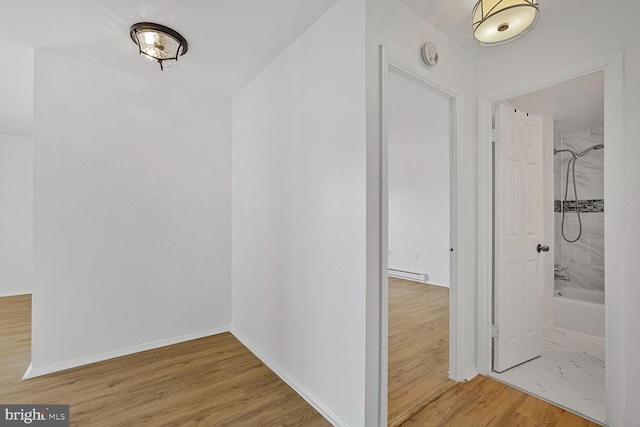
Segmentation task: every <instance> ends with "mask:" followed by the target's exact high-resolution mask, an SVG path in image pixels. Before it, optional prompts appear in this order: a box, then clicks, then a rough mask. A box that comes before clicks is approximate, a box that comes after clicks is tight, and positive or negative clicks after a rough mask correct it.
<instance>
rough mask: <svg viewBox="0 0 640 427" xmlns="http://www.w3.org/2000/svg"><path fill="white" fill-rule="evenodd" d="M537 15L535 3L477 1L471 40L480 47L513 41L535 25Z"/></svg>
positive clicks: (512, 0)
mask: <svg viewBox="0 0 640 427" xmlns="http://www.w3.org/2000/svg"><path fill="white" fill-rule="evenodd" d="M539 15H540V12H539V10H538V0H478V3H476V6H475V7H474V9H473V38H474V39H475V41H476V43H478V44H479V45H481V46H491V45H499V44H502V43H506V42H509V41H511V40H515V39H517V38H518V37H521V36H523V35H524V34H526V33H527V32H528V31H529V30H530V29H531V28H533V26H534V25H536V23H537V22H538V17H539Z"/></svg>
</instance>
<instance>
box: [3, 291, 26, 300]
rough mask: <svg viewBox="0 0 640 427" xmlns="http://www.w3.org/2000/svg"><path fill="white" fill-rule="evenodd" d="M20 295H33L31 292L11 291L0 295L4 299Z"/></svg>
mask: <svg viewBox="0 0 640 427" xmlns="http://www.w3.org/2000/svg"><path fill="white" fill-rule="evenodd" d="M18 295H31V291H11V292H2V293H0V298H4V297H16V296H18Z"/></svg>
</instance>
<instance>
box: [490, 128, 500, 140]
mask: <svg viewBox="0 0 640 427" xmlns="http://www.w3.org/2000/svg"><path fill="white" fill-rule="evenodd" d="M499 139H500V131H498V129H491V142H498V140H499Z"/></svg>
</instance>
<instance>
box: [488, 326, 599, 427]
mask: <svg viewBox="0 0 640 427" xmlns="http://www.w3.org/2000/svg"><path fill="white" fill-rule="evenodd" d="M543 347H544V348H543V351H542V356H541V357H538V358H536V359H533V360H531V361H529V362H526V363H523V364H521V365H518V366H515V367H513V368H511V369H509V370H507V371H505V372H502V373H497V372H492V374H491V376H492V377H493V378H495V379H497V380H499V381H502V382H504V383H506V384H509V385H511V386H514V387H516V388H518V389H520V390H523V391H525V392H527V393H530V394H532V395H534V396H537V397H539V398H541V399H543V400H546V401H549V402H551V403H554V404H556V405H558V406H560V407H562V408H564V409H567V410H569V411H571V412H575V413H577V414H578V415H581V416H583V417H585V418H589V419H591V420H592V421H595V422H597V423H600V424H605V418H606V412H605V372H604V340H600V339H598V338H593V337H589V336H587V335H582V334H577V333H574V332H571V331H565V330H562V329H557V330H556V329H554V330H551V331H550V332H548V333H547V334H546V337H545V339H544V341H543Z"/></svg>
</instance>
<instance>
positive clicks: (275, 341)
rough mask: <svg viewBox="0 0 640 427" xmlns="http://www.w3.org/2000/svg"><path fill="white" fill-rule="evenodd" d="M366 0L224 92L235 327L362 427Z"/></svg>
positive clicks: (291, 377)
mask: <svg viewBox="0 0 640 427" xmlns="http://www.w3.org/2000/svg"><path fill="white" fill-rule="evenodd" d="M364 37H365V29H364V1H363V0H341V1H339V2H338V3H337V4H336V5H335V6H333V8H331V9H330V10H329V11H328V12H327V13H326V14H325V15H324V16H323V17H321V18H320V19H319V20H318V21H317V22H316V23H315V24H314V25H313V26H311V27H310V28H309V29H308V30H307V31H306V32H305V33H304V34H303V35H302V36H301V37H300V38H299V39H298V40H296V41H295V42H294V43H293V44H292V45H291V46H289V47H288V48H287V49H286V50H285V51H284V52H283V53H282V54H281V55H280V56H279V57H278V58H277V59H275V60H274V61H273V62H272V63H271V64H270V65H269V66H268V67H267V68H266V69H265V70H263V71H262V72H261V73H260V74H259V75H258V76H257V77H256V78H255V79H254V80H253V81H252V82H251V83H249V84H248V85H247V86H246V87H245V88H244V89H243V90H242V91H240V93H239V94H238V95H236V96H235V97H234V98H233V156H232V158H233V179H232V188H233V190H232V194H233V209H232V212H233V213H232V218H233V220H232V223H233V226H232V227H233V232H232V236H233V237H232V240H233V243H232V272H233V273H232V279H233V298H232V305H233V310H232V313H233V319H232V332H233V333H234V335H236V336H237V337H238V338H239V339H240V340H241V341H242V342H243V343H244V344H246V345H247V346H248V347H249V348H250V349H251V350H252V351H253V352H254V353H256V354H257V355H258V356H259V357H260V358H261V359H262V360H263V361H264V362H265V363H267V364H268V365H269V366H270V367H271V368H272V369H273V370H275V371H276V373H277V374H278V375H280V376H281V377H282V378H283V379H284V380H285V381H287V382H289V384H291V385H292V386H293V387H294V388H295V389H296V390H297V391H298V392H299V393H301V394H302V395H303V397H305V398H306V399H307V400H309V401H310V402H311V403H312V404H313V405H314V406H315V407H316V408H317V409H319V410H320V411H321V412H322V413H323V414H324V415H325V416H326V417H328V418H329V419H330V420H332V421H333V422H334V423H336V424H338V425H352V426H362V425H364V413H363V407H364V383H365V377H364V375H365V373H364V360H365V353H364V351H365V325H364V321H365V238H366V236H365V116H364V106H365V79H364V76H365V75H364V73H365V56H364V55H365V51H364Z"/></svg>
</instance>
